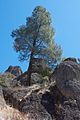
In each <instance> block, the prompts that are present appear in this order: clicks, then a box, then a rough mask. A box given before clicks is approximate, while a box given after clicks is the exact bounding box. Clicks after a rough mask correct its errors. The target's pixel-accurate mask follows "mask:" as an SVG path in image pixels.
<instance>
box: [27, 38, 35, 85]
mask: <svg viewBox="0 0 80 120" xmlns="http://www.w3.org/2000/svg"><path fill="white" fill-rule="evenodd" d="M35 46H36V37H35V39H34V42H33V48H32V51H31V55H30V62H29V67H28V78H27V79H28V83H29V86H30V85H31V74H32V65H33V59H34V53H35Z"/></svg>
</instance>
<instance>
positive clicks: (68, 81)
mask: <svg viewBox="0 0 80 120" xmlns="http://www.w3.org/2000/svg"><path fill="white" fill-rule="evenodd" d="M54 80H55V81H56V85H57V87H58V89H59V90H60V91H61V92H62V94H63V95H64V96H66V97H68V98H75V99H77V98H78V96H80V64H78V63H77V62H76V60H73V59H72V60H71V59H70V60H69V59H68V60H67V59H66V60H65V61H64V62H62V63H61V64H60V65H58V66H57V67H56V69H55V71H54V72H53V74H52V77H51V81H54Z"/></svg>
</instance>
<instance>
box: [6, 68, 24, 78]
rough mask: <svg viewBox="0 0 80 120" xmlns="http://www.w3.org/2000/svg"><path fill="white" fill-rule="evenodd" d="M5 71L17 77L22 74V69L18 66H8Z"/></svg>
mask: <svg viewBox="0 0 80 120" xmlns="http://www.w3.org/2000/svg"><path fill="white" fill-rule="evenodd" d="M5 72H9V73H11V74H13V75H15V76H17V77H18V76H19V75H21V74H22V70H21V68H20V67H19V66H9V67H8V69H7V70H6V71H5Z"/></svg>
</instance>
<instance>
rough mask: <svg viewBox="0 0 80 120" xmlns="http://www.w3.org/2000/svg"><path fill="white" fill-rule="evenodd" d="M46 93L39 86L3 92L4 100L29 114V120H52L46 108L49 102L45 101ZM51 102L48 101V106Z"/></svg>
mask: <svg viewBox="0 0 80 120" xmlns="http://www.w3.org/2000/svg"><path fill="white" fill-rule="evenodd" d="M45 92H46V90H45V89H44V90H42V88H41V87H40V86H39V85H33V86H31V87H28V88H20V89H15V90H12V89H4V90H3V93H4V98H5V100H6V101H7V103H9V104H10V105H12V106H13V107H15V108H17V109H19V110H20V111H21V112H23V113H25V114H28V113H29V115H30V119H29V120H52V117H51V115H50V114H49V113H48V111H47V110H46V108H45V106H44V105H45V103H46V101H47V99H44V97H43V94H45ZM48 96H51V95H48ZM46 97H47V95H46ZM51 99H52V98H51ZM43 102H44V105H43ZM49 102H51V100H50V101H47V103H48V104H49ZM50 104H51V103H50ZM51 107H53V106H51ZM53 116H54V115H53ZM53 120H55V119H53Z"/></svg>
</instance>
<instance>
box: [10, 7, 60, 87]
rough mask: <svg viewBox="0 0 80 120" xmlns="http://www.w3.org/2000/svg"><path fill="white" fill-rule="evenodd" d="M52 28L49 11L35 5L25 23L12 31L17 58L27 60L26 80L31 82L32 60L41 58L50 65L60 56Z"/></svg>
mask: <svg viewBox="0 0 80 120" xmlns="http://www.w3.org/2000/svg"><path fill="white" fill-rule="evenodd" d="M54 34H55V32H54V29H53V28H52V23H51V17H50V13H49V12H48V11H47V10H46V9H45V8H43V7H42V6H37V7H36V8H35V9H34V10H33V12H32V16H31V17H27V22H26V25H24V26H20V28H19V29H16V30H14V31H13V32H12V37H13V38H14V48H15V50H16V52H19V60H20V61H24V60H29V67H28V80H29V85H30V84H31V69H32V60H33V59H34V58H42V59H44V60H45V61H46V63H47V64H49V65H50V66H52V65H53V64H54V63H56V62H57V61H58V60H60V58H61V54H62V50H61V47H60V46H58V45H57V44H55V41H54Z"/></svg>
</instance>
